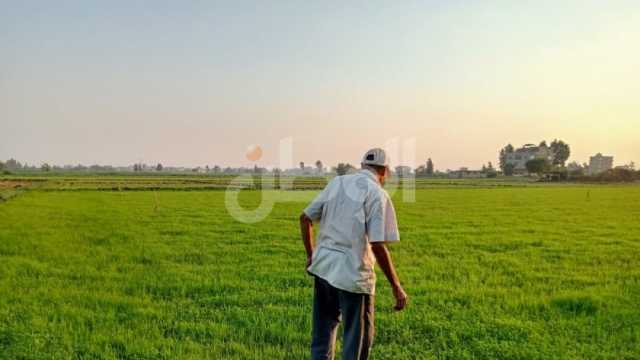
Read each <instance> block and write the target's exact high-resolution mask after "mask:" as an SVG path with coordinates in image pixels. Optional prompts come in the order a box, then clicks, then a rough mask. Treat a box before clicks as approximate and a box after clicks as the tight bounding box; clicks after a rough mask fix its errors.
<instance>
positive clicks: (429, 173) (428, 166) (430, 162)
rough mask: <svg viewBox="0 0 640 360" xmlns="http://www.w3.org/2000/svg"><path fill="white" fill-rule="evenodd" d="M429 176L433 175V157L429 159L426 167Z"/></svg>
mask: <svg viewBox="0 0 640 360" xmlns="http://www.w3.org/2000/svg"><path fill="white" fill-rule="evenodd" d="M425 172H426V174H427V176H431V175H433V161H432V160H431V158H429V159H428V160H427V168H426V169H425Z"/></svg>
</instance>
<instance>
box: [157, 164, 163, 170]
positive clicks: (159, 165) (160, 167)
mask: <svg viewBox="0 0 640 360" xmlns="http://www.w3.org/2000/svg"><path fill="white" fill-rule="evenodd" d="M162 169H163V166H162V164H160V163H158V165H156V171H162Z"/></svg>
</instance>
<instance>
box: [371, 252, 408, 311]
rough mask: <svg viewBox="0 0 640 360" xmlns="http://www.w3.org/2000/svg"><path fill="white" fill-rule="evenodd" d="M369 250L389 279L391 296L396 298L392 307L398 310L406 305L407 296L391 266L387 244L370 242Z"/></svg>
mask: <svg viewBox="0 0 640 360" xmlns="http://www.w3.org/2000/svg"><path fill="white" fill-rule="evenodd" d="M371 250H372V251H373V254H374V255H375V257H376V260H377V261H378V264H379V265H380V268H381V269H382V272H384V275H385V276H386V277H387V280H389V284H391V289H392V290H393V296H394V297H395V299H396V305H395V307H394V309H396V310H397V311H400V310H402V309H404V308H405V306H407V300H408V296H407V293H406V292H404V289H402V285H400V278H398V274H397V273H396V269H395V267H394V266H393V261H392V260H391V254H390V253H389V250H388V249H387V245H385V243H384V242H375V243H372V244H371Z"/></svg>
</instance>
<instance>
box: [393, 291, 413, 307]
mask: <svg viewBox="0 0 640 360" xmlns="http://www.w3.org/2000/svg"><path fill="white" fill-rule="evenodd" d="M393 297H395V298H396V306H394V307H393V309H394V310H396V311H402V310H403V309H404V308H405V307H406V306H407V300H409V297H408V296H407V293H406V292H404V289H402V286H400V285H398V286H394V287H393Z"/></svg>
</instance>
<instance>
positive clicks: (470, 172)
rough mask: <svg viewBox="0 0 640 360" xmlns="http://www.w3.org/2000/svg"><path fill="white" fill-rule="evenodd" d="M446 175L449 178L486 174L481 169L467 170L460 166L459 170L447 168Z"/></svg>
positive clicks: (474, 176)
mask: <svg viewBox="0 0 640 360" xmlns="http://www.w3.org/2000/svg"><path fill="white" fill-rule="evenodd" d="M447 176H448V177H449V178H450V179H478V178H485V177H487V174H486V172H483V171H482V170H469V168H466V167H462V168H460V169H459V170H447Z"/></svg>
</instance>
